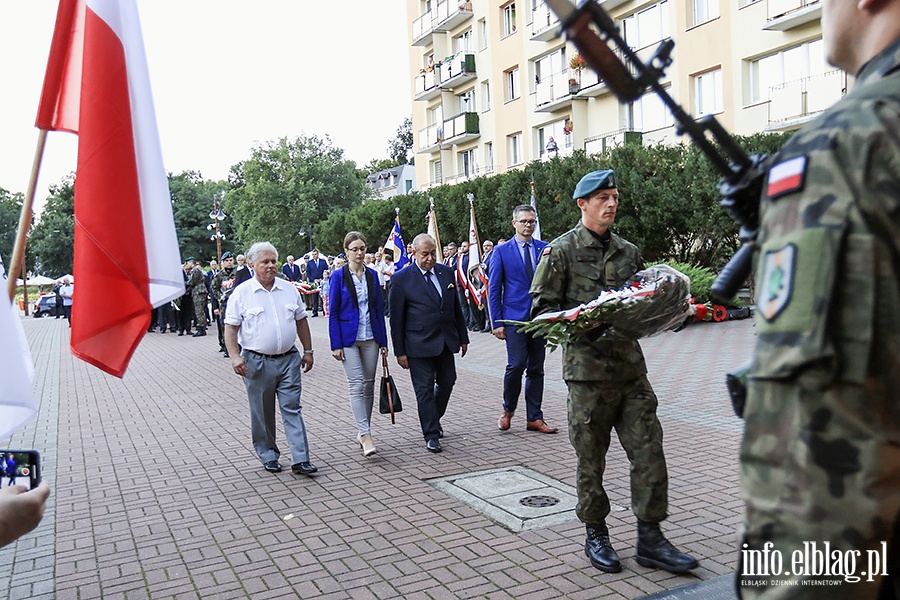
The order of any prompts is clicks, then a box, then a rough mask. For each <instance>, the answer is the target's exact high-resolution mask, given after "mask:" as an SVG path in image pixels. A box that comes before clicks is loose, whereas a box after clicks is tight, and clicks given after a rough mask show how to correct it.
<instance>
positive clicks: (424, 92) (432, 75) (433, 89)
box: [413, 67, 441, 100]
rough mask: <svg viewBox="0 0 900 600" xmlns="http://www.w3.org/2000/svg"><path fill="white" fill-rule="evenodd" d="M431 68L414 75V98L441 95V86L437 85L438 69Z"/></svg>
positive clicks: (428, 97) (421, 98)
mask: <svg viewBox="0 0 900 600" xmlns="http://www.w3.org/2000/svg"><path fill="white" fill-rule="evenodd" d="M439 68H440V67H438V68H436V69H432V70H431V71H426V72H424V73H419V75H418V76H417V77H416V91H415V95H414V96H413V99H414V100H431V99H432V98H437V97H438V96H440V95H441V88H440V87H439V86H438V83H437V82H438V77H439V75H438V70H437V69H439Z"/></svg>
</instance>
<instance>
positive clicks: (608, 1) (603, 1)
mask: <svg viewBox="0 0 900 600" xmlns="http://www.w3.org/2000/svg"><path fill="white" fill-rule="evenodd" d="M626 2H628V0H600V6H602V7H603V10H605V11H606V12H609V11H611V10H612V9H614V8H619V7H620V6H622V5H623V4H625V3H626Z"/></svg>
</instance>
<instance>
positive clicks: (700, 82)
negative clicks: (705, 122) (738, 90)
mask: <svg viewBox="0 0 900 600" xmlns="http://www.w3.org/2000/svg"><path fill="white" fill-rule="evenodd" d="M722 110H723V100H722V69H715V70H714V71H707V72H706V73H701V74H700V75H694V116H696V117H700V116H703V115H711V114H713V113H719V112H722Z"/></svg>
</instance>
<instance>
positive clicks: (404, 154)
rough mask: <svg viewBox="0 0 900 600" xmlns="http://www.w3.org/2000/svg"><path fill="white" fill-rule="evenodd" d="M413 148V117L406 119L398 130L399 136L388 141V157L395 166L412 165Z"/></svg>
mask: <svg viewBox="0 0 900 600" xmlns="http://www.w3.org/2000/svg"><path fill="white" fill-rule="evenodd" d="M412 147H413V131H412V117H406V118H405V119H403V122H402V123H400V127H398V128H397V135H395V136H394V137H392V138H391V139H390V140H389V141H388V156H390V157H391V160H392V161H393V162H394V165H405V164H407V163H412V162H413V161H411V160H409V154H410V151H411V150H412Z"/></svg>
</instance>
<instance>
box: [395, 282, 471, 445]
mask: <svg viewBox="0 0 900 600" xmlns="http://www.w3.org/2000/svg"><path fill="white" fill-rule="evenodd" d="M432 271H433V272H434V274H435V275H436V276H437V280H438V284H439V285H440V288H441V294H442V295H441V296H440V297H439V296H438V292H437V290H436V289H434V284H433V283H431V282H430V281H428V280H426V278H425V277H424V276H423V275H422V271H421V270H420V269H419V268H418V266H416V265H414V264H413V265H409V266H408V267H406V268H404V269H401V270H399V271H397V272H396V273H395V274H394V276H393V277H391V291H390V304H391V340H392V341H393V345H394V355H395V356H406V357H407V360H408V362H409V374H410V378H411V379H412V384H413V389H414V390H415V392H416V404H417V405H418V409H419V422H420V424H421V425H422V435H423V436H424V437H425V439H426V440H432V439H434V440H436V439H438V437H440V433H441V431H442V428H441V417H443V416H444V413H445V412H446V410H447V403H448V402H449V400H450V393H451V392H452V391H453V384H454V383H456V365H455V362H454V359H453V355H454V354H456V353H457V352H459V349H460V346H461V345H462V344H466V345H468V343H469V334H468V331H467V330H466V321H465V319H464V318H463V314H462V307H461V306H460V303H459V297H458V296H457V294H456V287H457V286H456V276H455V273H454V271H453V269H451V268H450V267H447V266H446V265H442V264H436V265H435V266H434V268H433V269H432ZM428 286H431V288H429V287H428Z"/></svg>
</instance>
